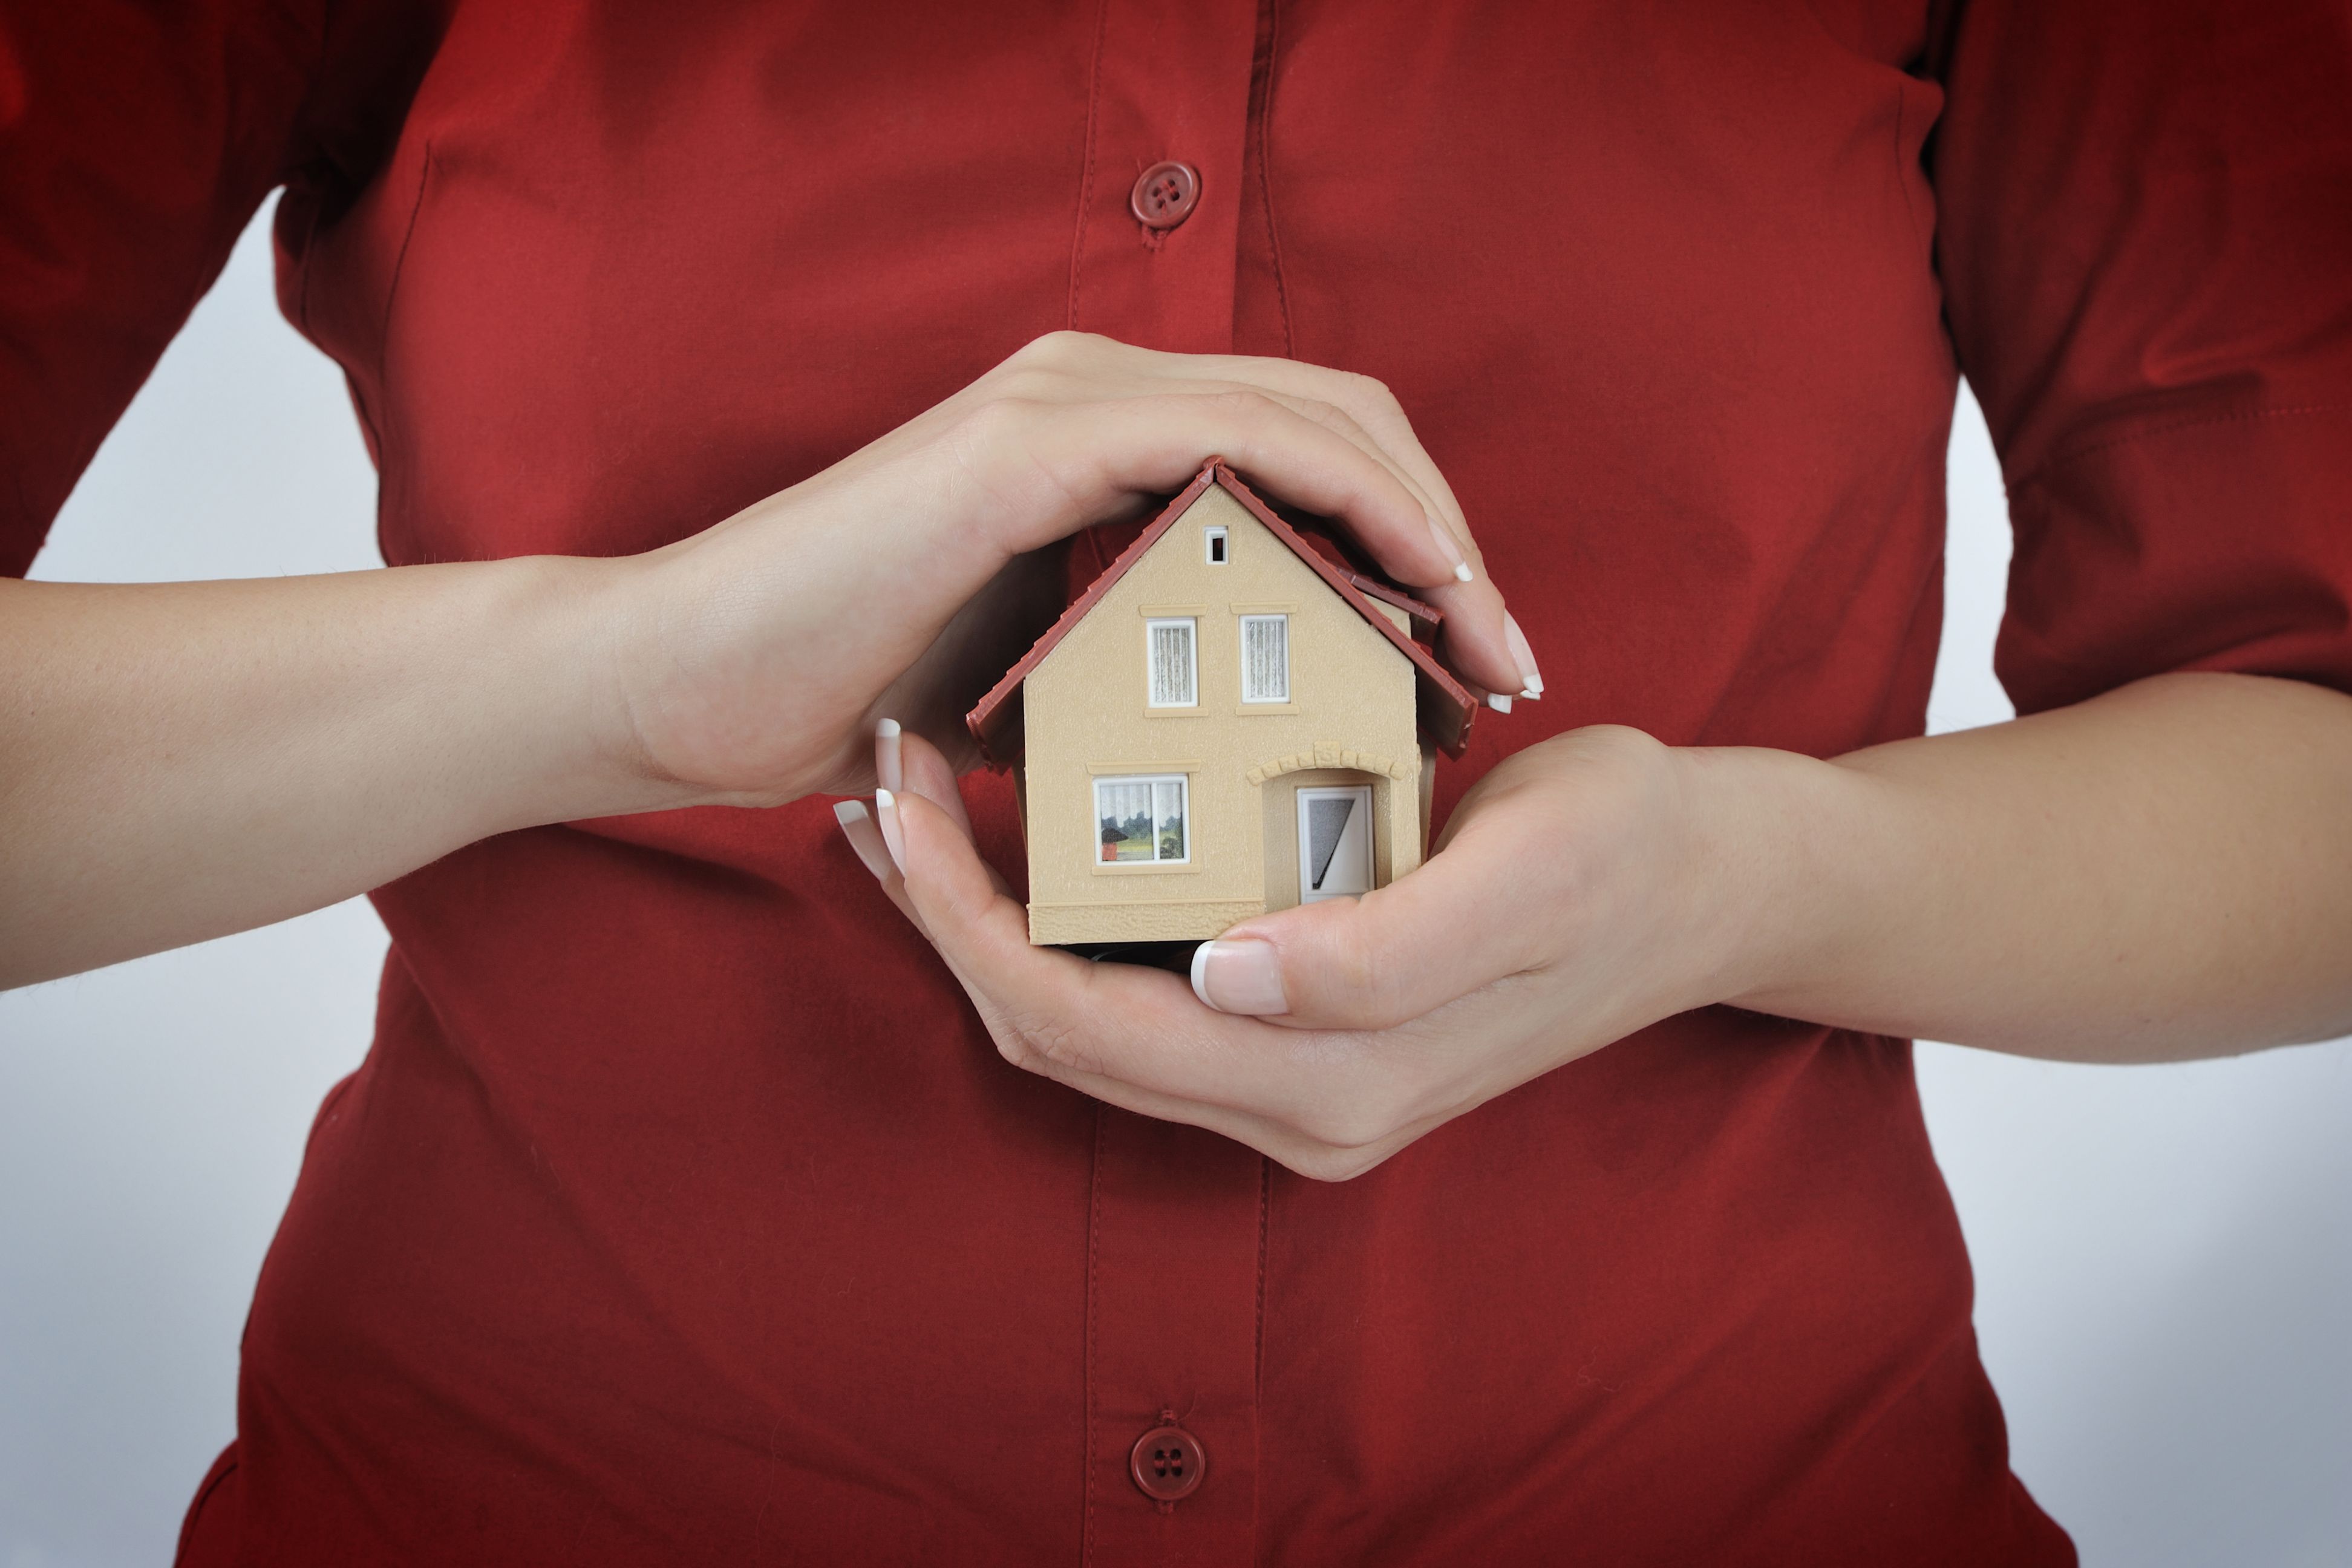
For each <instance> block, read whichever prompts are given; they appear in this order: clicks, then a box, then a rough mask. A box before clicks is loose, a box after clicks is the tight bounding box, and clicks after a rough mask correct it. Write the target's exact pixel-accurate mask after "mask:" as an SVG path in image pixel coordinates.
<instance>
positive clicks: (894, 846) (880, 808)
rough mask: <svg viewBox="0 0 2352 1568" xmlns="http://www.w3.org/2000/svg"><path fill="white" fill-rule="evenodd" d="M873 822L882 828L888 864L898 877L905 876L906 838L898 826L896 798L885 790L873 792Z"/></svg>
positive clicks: (883, 844)
mask: <svg viewBox="0 0 2352 1568" xmlns="http://www.w3.org/2000/svg"><path fill="white" fill-rule="evenodd" d="M874 820H875V821H876V822H877V823H879V824H881V826H882V846H883V847H884V848H886V849H887V850H889V851H890V864H892V865H893V866H896V867H897V868H898V875H900V876H901V877H903V876H905V875H906V874H907V836H906V834H905V833H904V832H903V831H902V830H901V829H900V828H899V826H898V796H896V795H892V794H891V793H890V792H889V791H888V790H887V789H877V790H876V791H875V792H874Z"/></svg>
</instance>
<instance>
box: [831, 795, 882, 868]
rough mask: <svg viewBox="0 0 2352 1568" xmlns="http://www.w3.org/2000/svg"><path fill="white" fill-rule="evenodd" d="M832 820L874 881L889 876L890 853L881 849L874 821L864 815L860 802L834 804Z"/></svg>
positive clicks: (862, 804) (843, 801)
mask: <svg viewBox="0 0 2352 1568" xmlns="http://www.w3.org/2000/svg"><path fill="white" fill-rule="evenodd" d="M833 819H834V820H835V822H838V823H840V824H841V836H842V837H844V838H846V839H848V840H849V847H851V848H852V849H855V850H856V851H857V858H858V861H859V862H860V863H861V864H862V865H864V866H865V868H866V869H867V870H868V871H871V872H873V873H874V879H875V880H876V881H877V882H879V881H881V880H882V879H885V878H886V877H887V876H889V875H890V872H891V865H890V851H889V850H887V848H885V847H883V845H882V835H881V833H880V831H879V830H878V829H877V828H876V827H875V826H874V819H873V818H872V817H870V816H867V815H866V806H865V804H864V803H863V802H862V801H855V800H841V801H835V802H834V805H833Z"/></svg>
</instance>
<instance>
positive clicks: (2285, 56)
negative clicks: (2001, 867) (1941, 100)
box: [1929, 0, 2352, 712]
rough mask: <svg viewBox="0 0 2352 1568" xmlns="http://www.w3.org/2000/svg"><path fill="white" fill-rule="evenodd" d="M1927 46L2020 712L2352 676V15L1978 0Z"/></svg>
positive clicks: (1941, 261) (2314, 1)
mask: <svg viewBox="0 0 2352 1568" xmlns="http://www.w3.org/2000/svg"><path fill="white" fill-rule="evenodd" d="M1934 47H1935V49H1936V51H1937V52H1936V56H1935V58H1931V60H1930V69H1931V73H1932V74H1934V75H1936V76H1938V77H1940V78H1941V79H1942V82H1943V86H1944V89H1945V93H1946V103H1945V110H1944V115H1943V119H1942V121H1940V123H1939V125H1938V126H1937V131H1936V133H1935V138H1934V141H1933V142H1932V143H1931V147H1930V153H1929V158H1930V167H1931V172H1932V174H1933V177H1934V180H1935V184H1936V191H1937V266H1938V268H1939V271H1940V273H1941V275H1942V279H1943V281H1944V286H1945V291H1946V292H1945V298H1946V303H1947V310H1948V315H1949V321H1950V326H1951V332H1952V337H1953V341H1954V342H1955V344H1956V347H1957V350H1958V355H1959V360H1960V365H1961V368H1962V370H1963V371H1964V373H1965V374H1967V376H1968V378H1969V383H1970V384H1971V385H1973V386H1974V387H1975V389H1976V391H1977V395H1978V397H1979V401H1980V402H1981V403H1982V405H1983V406H1984V410H1985V415H1986V418H1987V420H1988V422H1989V423H1990V426H1991V429H1992V433H1993V438H1994V442H1995V444H1996V446H1997V447H1999V448H2000V455H2001V465H2002V469H2003V472H2004V474H2005V475H2006V477H2007V479H2008V485H2009V495H2010V512H2011V521H2012V522H2013V524H2014V526H2015V530H2016V537H2017V551H2016V556H2015V559H2014V562H2013V563H2012V565H2011V574H2010V602H2009V610H2008V614H2007V617H2006V619H2005V620H2004V622H2003V625H2002V628H2001V634H2000V643H1999V645H1998V647H1997V650H1996V654H1995V663H1996V665H1997V667H1998V668H1999V671H2000V677H2001V679H2002V681H2003V683H2004V684H2005V685H2006V686H2007V687H2008V688H2009V690H2010V693H2011V697H2012V698H2014V700H2016V703H2017V706H2018V708H2019V710H2021V711H2028V712H2030V711H2034V710H2042V709H2046V708H2052V707H2056V706H2059V705H2062V704H2064V703H2068V702H2074V701H2078V700H2082V699H2084V698H2086V697H2090V696H2094V695H2095V694H2097V693H2099V692H2101V691H2105V690H2107V689H2112V688H2114V687H2116V686H2119V685H2122V684H2124V683H2125V682H2126V681H2130V680H2134V679H2140V678H2142V677H2144V676H2148V675H2153V674H2157V673H2160V672H2163V671H2168V670H2176V669H2212V670H2233V671H2241V672H2247V673H2254V674H2265V675H2277V676H2287V677H2294V678H2299V679H2307V680H2313V681H2319V682H2324V683H2326V684H2327V685H2331V686H2335V687H2338V688H2343V689H2352V110H2347V105H2352V5H2345V4H2342V3H2333V4H2331V3H2327V0H2264V3H2263V4H2262V5H2238V4H2232V3H2230V0H2137V3H2133V4H2126V3H2123V0H1962V4H1960V5H1958V6H1956V7H1954V9H1953V11H1952V13H1951V15H1950V16H1949V18H1948V22H1947V23H1946V25H1945V26H1943V27H1942V28H1941V29H1940V32H1939V37H1938V39H1937V43H1936V45H1935V46H1934Z"/></svg>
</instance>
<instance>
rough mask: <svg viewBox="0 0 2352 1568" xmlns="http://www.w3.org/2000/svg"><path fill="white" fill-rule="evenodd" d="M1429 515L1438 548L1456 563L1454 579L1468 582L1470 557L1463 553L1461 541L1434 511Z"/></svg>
mask: <svg viewBox="0 0 2352 1568" xmlns="http://www.w3.org/2000/svg"><path fill="white" fill-rule="evenodd" d="M1428 516H1429V531H1430V533H1431V535H1432V536H1433V538H1435V539H1436V541H1437V548H1438V549H1439V551H1440V552H1443V553H1444V556H1445V559H1447V560H1448V561H1451V562H1452V563H1454V581H1455V582H1457V583H1467V582H1468V581H1470V558H1469V557H1468V556H1466V555H1465V554H1463V553H1462V545H1461V542H1459V541H1457V540H1456V539H1455V538H1454V531H1453V530H1452V529H1450V528H1448V527H1446V526H1445V524H1444V522H1443V521H1439V519H1438V517H1437V515H1436V514H1435V513H1434V512H1432V513H1430V514H1428Z"/></svg>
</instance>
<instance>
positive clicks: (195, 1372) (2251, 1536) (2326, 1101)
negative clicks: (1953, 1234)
mask: <svg viewBox="0 0 2352 1568" xmlns="http://www.w3.org/2000/svg"><path fill="white" fill-rule="evenodd" d="M1951 496H1952V548H1951V563H1950V567H1949V595H1948V598H1949V604H1950V619H1949V625H1948V628H1947V630H1946V633H1945V638H1944V651H1943V662H1942V664H1941V665H1940V666H1939V668H1938V670H1937V687H1936V695H1935V700H1934V701H1933V703H1932V704H1931V705H1930V708H1929V720H1930V723H1931V725H1932V726H1933V727H1934V728H1936V729H1937V730H1948V729H1958V728H1964V727H1966V726H1969V725H1973V724H1983V723H1990V722H1993V721H1998V720H2000V719H2002V718H2005V717H2007V716H2008V714H2009V707H2008V703H2007V701H2006V700H2005V699H2004V698H2003V697H2002V695H2001V692H2000V688H1999V687H1998V686H1997V685H1996V684H1995V683H1994V681H1993V679H1992V674H1991V662H1990V660H1991V654H1990V650H1991V646H1992V634H1993V627H1994V625H1995V623H1996V621H1997V620H1998V618H1999V616H2000V598H2001V588H2002V579H2003V573H2004V570H2005V568H2006V564H2007V560H2008V550H2009V542H2008V531H2007V524H2006V521H2005V514H2004V511H2003V508H2002V500H2001V492H2000V475H1999V471H1998V469H1997V468H1996V467H1995V466H1994V463H1993V459H1992V455H1991V452H1990V447H1988V445H1987V443H1986V439H1985V434H1984V427H1983V424H1982V421H1981V420H1980V419H1979V416H1978V415H1977V413H1976V408H1975V405H1974V404H1973V403H1971V402H1969V401H1967V400H1965V399H1964V400H1963V403H1962V407H1961V414H1960V419H1959V422H1958V426H1957V432H1956V435H1955V437H1954V440H1953V447H1952V468H1951ZM373 502H374V483H373V475H372V473H371V472H370V470H369V468H368V465H367V460H366V457H365V455H364V453H363V452H362V448H361V446H360V442H359V437H358V435H357V433H356V428H355V426H354V425H353V422H352V415H351V412H350V409H349V406H348V405H347V403H346V401H345V398H344V395H343V390H342V384H341V379H340V377H339V376H338V375H337V374H336V373H335V371H334V370H333V368H332V367H331V365H330V364H329V363H327V362H326V361H325V360H324V359H323V358H321V357H320V355H319V354H317V353H315V352H314V351H312V350H311V349H310V347H309V345H307V344H305V343H303V342H301V341H300V340H299V338H297V337H296V336H295V335H294V333H293V331H291V330H290V329H289V328H288V327H287V326H286V325H285V323H284V322H282V321H280V320H279V319H278V315H277V312H276V309H275V306H274V304H273V301H272V299H271V295H270V286H269V266H268V245H267V241H266V235H265V229H264V226H262V225H259V224H257V225H256V226H255V228H254V229H253V230H252V231H251V232H249V233H248V234H247V236H246V237H245V240H244V242H243V243H242V244H241V245H240V246H239V247H238V249H237V252H236V258H235V259H234V260H233V261H232V262H231V263H230V265H229V268H228V271H227V273H226V276H225V277H224V279H223V280H222V282H221V284H220V285H219V287H218V288H217V289H215V290H214V292H213V294H212V295H211V296H210V297H209V298H208V299H207V300H205V303H204V304H203V306H202V307H200V308H199V309H198V310H197V312H196V314H195V318H194V321H192V322H191V323H190V325H189V327H188V329H187V331H185V332H184V334H183V335H182V337H181V339H180V341H179V342H178V343H177V344H176V345H175V346H174V347H173V349H172V351H171V353H169V354H168V355H167V356H166V357H165V358H164V360H163V364H162V366H161V367H160V368H159V369H158V370H157V372H156V374H155V376H154V379H153V380H152V382H151V383H150V384H149V385H148V386H147V388H146V390H145V391H144V392H142V394H141V395H140V397H139V400H138V401H137V402H136V403H135V404H133V405H132V406H131V412H130V414H129V416H127V417H126V418H125V419H124V420H123V422H122V424H121V427H120V428H119V429H117V430H116V432H115V433H114V435H113V437H112V438H111V439H110V440H109V441H108V442H107V444H106V447H105V448H104V450H102V451H101V452H100V454H99V458H98V460H97V462H96V464H95V465H94V466H93V467H92V468H91V469H90V471H89V475H88V477H87V478H85V479H84V480H83V481H82V484H81V487H80V488H79V489H78V490H77V491H76V492H75V494H74V497H73V500H71V502H70V503H69V504H68V506H67V508H66V510H65V513H64V516H63V518H62V519H61V520H60V521H59V523H58V528H57V531H56V532H55V534H54V535H53V537H52V541H51V543H50V545H49V547H48V549H47V552H45V553H44V554H43V555H42V557H41V559H40V561H39V563H38V564H37V573H36V574H37V575H39V576H44V577H52V578H63V579H71V578H79V579H85V580H96V579H115V580H124V579H133V578H184V577H206V576H211V577H242V576H260V575H268V574H277V573H303V572H325V571H338V570H345V569H352V568H359V567H364V566H372V565H374V564H375V563H376V554H375V546H374V538H373ZM383 944H384V936H383V928H382V926H380V925H379V924H378V923H377V921H376V920H375V917H374V915H373V912H372V911H371V910H369V909H368V907H367V906H366V905H365V904H364V903H363V902H361V901H359V900H353V901H352V902H351V903H348V904H342V905H339V906H337V907H335V908H333V909H330V910H322V911H320V913H318V914H314V915H310V916H308V917H306V918H304V919H301V920H298V921H288V922H287V923H285V924H283V925H279V926H276V927H273V928H271V929H269V930H267V931H253V932H250V933H247V934H246V935H243V936H236V937H230V938H227V939H226V940H224V941H220V942H209V943H206V944H205V945H204V946H202V947H198V948H193V949H189V950H186V951H184V952H173V953H164V954H162V955H160V956H158V957H154V958H149V959H142V960H141V961H139V962H137V963H125V964H121V965H119V966H117V967H115V968H113V969H109V970H105V971H102V972H100V973H96V974H89V975H84V976H81V977H79V978H76V979H71V980H66V981H60V982H58V983H56V984H49V985H42V986H36V987H32V988H30V989H27V990H24V991H18V992H14V993H8V994H0V1568H64V1565H71V1568H99V1565H107V1568H111V1565H115V1564H124V1565H130V1564H160V1563H166V1562H168V1561H169V1559H170V1556H171V1552H172V1548H173V1540H174V1536H175V1531H177V1529H178V1525H179V1519H180V1515H181V1511H182V1510H183V1509H184V1507H185V1506H186V1503H187V1500H188V1498H189V1496H190V1494H191V1492H192V1490H193V1489H194V1486H195V1483H196V1481H197V1479H198V1478H199V1477H200V1476H201V1475H202V1474H203V1472H204V1469H205V1466H206V1465H207V1464H209V1463H210V1462H211V1459H212V1458H213V1455H214V1454H215V1452H216V1451H217V1450H218V1449H219V1447H221V1445H222V1444H223V1443H225V1442H226V1441H227V1439H228V1438H229V1436H230V1435H231V1432H232V1430H233V1424H234V1420H235V1405H234V1384H235V1378H236V1340H237V1332H238V1329H239V1327H240V1325H241V1324H242V1322H243V1321H244V1315H245V1310H246V1303H247V1299H248V1297H249V1296H250V1294H251V1291H252V1288H253V1280H254V1277H255V1273H256V1271H257V1268H259V1266H260V1261H261V1254H262V1249H263V1247H265V1246H267V1245H268V1239H269V1236H270V1232H271V1230H272V1228H273V1227H274V1226H275V1225H276V1224H277V1221H278V1212H279V1210H280V1209H281V1208H282V1207H283V1206H284V1204H285V1201H286V1195H287V1194H288V1192H289V1190H290V1189H291V1187H292V1184H293V1181H294V1173H295V1166H296V1163H297V1161H298V1159H299V1154H300V1151H301V1145H302V1139H303V1135H304V1133H305V1131H306V1130H307V1129H308V1127H309V1124H310V1114H311V1112H312V1110H314V1109H315V1107H316V1106H317V1104H318V1102H319V1100H320V1096H321V1095H322V1094H323V1093H324V1092H325V1090H326V1089H327V1087H328V1085H329V1084H330V1083H331V1082H332V1081H333V1080H334V1079H336V1078H338V1077H340V1076H341V1074H343V1073H344V1072H346V1071H348V1070H350V1069H351V1068H352V1067H353V1066H354V1065H356V1063H357V1062H358V1060H359V1058H360V1056H361V1053H362V1051H363V1050H364V1049H365V1047H366V1044H367V1040H368V1036H369V1029H370V1019H371V1009H372V1005H373V989H374V983H375V971H376V966H377V964H378V963H379V961H380V960H381V958H382V955H383ZM1919 1076H1920V1080H1921V1084H1922V1089H1923V1092H1924V1093H1925V1095H1926V1097H1927V1115H1928V1121H1929V1124H1930V1126H1931V1127H1932V1129H1933V1131H1934V1134H1935V1139H1936V1145H1937V1150H1938V1152H1940V1153H1941V1154H1942V1156H1943V1161H1944V1167H1945V1170H1946V1172H1947V1173H1948V1176H1949V1178H1950V1181H1951V1185H1952V1190H1953V1194H1954V1195H1955V1197H1956V1198H1957V1200H1958V1204H1959V1209H1960V1215H1961V1217H1962V1219H1963V1221H1964V1222H1965V1224H1966V1226H1967V1228H1968V1234H1969V1243H1970V1245H1971V1247H1972V1248H1973V1249H1974V1253H1975V1258H1976V1265H1977V1277H1978V1309H1977V1323H1978V1330H1979V1335H1980V1337H1981V1340H1982V1342H1983V1348H1984V1355H1985V1361H1986V1363H1987V1364H1988V1365H1989V1366H1990V1369H1991V1373H1992V1377H1993V1381H1994V1383H1995V1384H1997V1385H1998V1386H1999V1387H2000V1393H2001V1395H2002V1398H2003V1399H2004V1400H2005V1402H2006V1403H2007V1405H2008V1409H2009V1415H2010V1422H2011V1439H2012V1442H2013V1445H2014V1462H2015V1465H2016V1468H2017V1470H2018V1472H2019V1473H2020V1474H2021V1476H2022V1477H2023V1478H2024V1479H2025V1481H2026V1483H2027V1484H2028V1485H2029V1486H2030V1487H2032V1489H2033V1491H2034V1492H2035V1494H2036V1495H2037V1496H2038V1497H2039V1498H2040V1499H2041V1500H2042V1503H2043V1504H2044V1505H2045V1506H2046V1507H2048V1508H2049V1509H2050V1510H2051V1511H2052V1512H2053V1513H2054V1514H2055V1515H2056V1516H2057V1517H2058V1519H2059V1520H2060V1521H2063V1523H2064V1524H2065V1525H2066V1526H2067V1527H2068V1528H2069V1529H2070V1530H2072V1531H2074V1536H2075V1539H2076V1540H2077V1542H2080V1544H2081V1546H2082V1549H2083V1555H2084V1561H2085V1562H2086V1563H2090V1564H2093V1565H2094V1568H2110V1565H2112V1568H2125V1565H2130V1568H2165V1565H2169V1564H2183V1565H2187V1564H2198V1565H2204V1564H2218V1563H2230V1564H2241V1563H2244V1564H2255V1563H2260V1564H2282V1565H2295V1568H2300V1565H2304V1564H2310V1565H2314V1568H2316V1565H2321V1564H2326V1565H2329V1568H2340V1565H2342V1564H2345V1563H2352V1350H2347V1345H2346V1334H2347V1330H2352V1138H2347V1131H2352V1050H2347V1046H2345V1045H2343V1044H2338V1045H2334V1046H2325V1047H2310V1048H2305V1049H2301V1050H2291V1051H2273V1052H2269V1053H2266V1054H2264V1055H2262V1056H2259V1057H2254V1058H2246V1059H2242V1060H2235V1061H2224V1062H2212V1063H2202V1064H2197V1065H2192V1066H2187V1067H2168V1068H2082V1067H2063V1066H2053V1065H2050V1064H2047V1063H2040V1062H2030V1061H2020V1060H2013V1059H2008V1058H1999V1057H1994V1056H1990V1055H1987V1054H1984V1053H1979V1052H1973V1051H1963V1050H1955V1049H1952V1048H1950V1047H1941V1046H1923V1047H1920V1052H1919Z"/></svg>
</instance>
